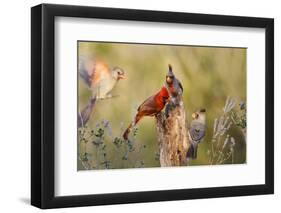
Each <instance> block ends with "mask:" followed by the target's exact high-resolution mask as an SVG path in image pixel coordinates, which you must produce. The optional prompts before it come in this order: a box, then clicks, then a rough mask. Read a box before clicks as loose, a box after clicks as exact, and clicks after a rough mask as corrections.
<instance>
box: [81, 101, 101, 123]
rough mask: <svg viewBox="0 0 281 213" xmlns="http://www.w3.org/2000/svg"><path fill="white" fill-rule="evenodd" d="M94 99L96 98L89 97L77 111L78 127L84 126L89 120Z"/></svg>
mask: <svg viewBox="0 0 281 213" xmlns="http://www.w3.org/2000/svg"><path fill="white" fill-rule="evenodd" d="M96 100H97V99H96V98H91V99H90V101H89V103H88V104H87V106H86V107H85V108H84V109H83V110H82V111H81V112H79V113H78V119H77V125H78V128H80V127H84V126H85V124H86V123H87V122H88V121H89V119H90V117H91V114H92V111H93V108H94V106H95V103H96Z"/></svg>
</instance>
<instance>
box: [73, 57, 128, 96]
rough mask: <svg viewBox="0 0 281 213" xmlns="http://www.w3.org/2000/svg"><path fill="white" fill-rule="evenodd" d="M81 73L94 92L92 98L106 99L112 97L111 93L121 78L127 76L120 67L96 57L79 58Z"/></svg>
mask: <svg viewBox="0 0 281 213" xmlns="http://www.w3.org/2000/svg"><path fill="white" fill-rule="evenodd" d="M79 75H80V77H81V78H82V79H83V81H84V82H85V84H86V85H87V86H88V88H89V89H90V90H91V92H92V98H94V97H96V98H97V99H105V98H110V97H112V94H111V93H110V92H111V91H112V90H113V88H114V87H115V86H116V84H117V82H118V81H119V80H120V79H124V78H125V72H124V71H123V69H121V68H119V67H113V68H112V69H111V68H109V66H108V65H107V64H106V63H105V62H103V61H101V60H97V59H94V58H89V57H83V56H80V58H79Z"/></svg>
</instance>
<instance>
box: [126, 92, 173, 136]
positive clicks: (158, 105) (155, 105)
mask: <svg viewBox="0 0 281 213" xmlns="http://www.w3.org/2000/svg"><path fill="white" fill-rule="evenodd" d="M169 99H170V96H169V92H168V90H167V88H166V87H162V88H161V90H160V91H159V92H157V93H156V94H155V95H153V96H150V97H149V98H148V99H146V100H145V101H144V102H143V103H142V104H141V105H140V106H139V107H138V112H137V114H136V116H135V118H134V120H133V122H132V123H131V124H130V125H129V126H128V128H127V129H126V131H125V132H124V134H123V138H124V139H125V140H128V134H129V133H130V131H131V129H132V127H133V126H135V125H136V124H137V123H138V122H139V120H140V119H142V117H144V116H155V115H157V114H158V113H159V112H160V111H161V110H162V109H163V108H164V107H165V104H166V103H167V102H168V101H169Z"/></svg>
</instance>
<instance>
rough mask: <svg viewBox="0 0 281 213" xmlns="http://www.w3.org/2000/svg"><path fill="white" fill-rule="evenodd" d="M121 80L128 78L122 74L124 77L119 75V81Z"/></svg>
mask: <svg viewBox="0 0 281 213" xmlns="http://www.w3.org/2000/svg"><path fill="white" fill-rule="evenodd" d="M120 79H126V76H125V74H122V75H118V80H120Z"/></svg>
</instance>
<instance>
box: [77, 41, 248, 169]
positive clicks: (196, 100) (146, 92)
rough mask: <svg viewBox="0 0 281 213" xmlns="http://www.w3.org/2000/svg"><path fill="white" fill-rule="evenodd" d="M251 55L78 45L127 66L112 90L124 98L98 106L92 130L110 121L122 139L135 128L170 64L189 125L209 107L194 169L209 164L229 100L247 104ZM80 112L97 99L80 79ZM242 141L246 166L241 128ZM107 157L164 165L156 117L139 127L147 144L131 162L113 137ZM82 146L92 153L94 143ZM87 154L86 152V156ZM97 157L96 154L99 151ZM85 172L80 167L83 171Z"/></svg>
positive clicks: (82, 51) (238, 151)
mask: <svg viewBox="0 0 281 213" xmlns="http://www.w3.org/2000/svg"><path fill="white" fill-rule="evenodd" d="M246 53H247V50H246V49H245V48H224V47H201V46H176V45H149V44H123V43H104V42H86V41H85V42H84V41H79V42H78V56H81V55H83V56H85V55H86V56H94V57H95V58H98V59H101V60H103V61H104V62H106V63H107V64H108V65H109V66H110V67H111V68H113V67H114V66H118V67H121V68H122V69H123V70H124V71H125V74H126V79H125V80H120V81H119V82H118V84H117V86H116V87H115V89H114V90H113V91H112V94H114V95H118V97H115V98H111V99H106V100H100V101H98V102H97V104H96V106H95V108H94V112H93V115H92V117H91V120H90V121H89V123H88V126H89V128H93V129H95V128H96V127H97V124H98V123H100V122H101V121H102V120H106V121H109V123H110V125H111V128H112V135H114V136H116V137H121V135H122V133H123V130H124V129H125V128H126V127H127V126H128V125H129V123H130V122H131V120H132V119H133V116H134V115H135V113H136V109H137V107H138V106H139V104H141V103H142V102H143V101H144V100H145V99H146V98H147V97H149V96H151V95H153V94H155V93H156V92H157V91H158V90H159V88H160V87H161V86H163V85H164V81H165V75H166V73H167V71H168V64H171V65H172V66H173V71H174V73H175V75H176V76H177V78H178V79H179V80H180V81H181V82H182V85H183V87H184V93H183V94H184V104H185V109H186V113H187V119H188V122H189V121H190V120H191V114H192V112H194V111H196V110H198V109H200V108H206V110H207V133H206V136H205V138H204V140H203V142H201V144H200V145H199V149H198V158H197V159H196V160H194V161H192V165H199V164H200V165H203V164H208V157H207V154H206V153H207V150H208V149H209V148H210V142H211V139H212V133H213V123H214V119H215V118H218V117H219V116H220V115H221V114H222V108H223V106H224V104H225V101H226V98H227V97H228V96H231V97H235V98H237V100H239V101H244V102H246ZM78 96H79V109H80V110H81V109H82V108H83V107H84V106H85V105H87V102H88V101H89V97H90V96H91V92H90V91H89V89H88V88H87V87H86V85H85V84H84V82H83V81H82V80H81V79H79V91H78ZM229 134H231V136H233V137H234V138H235V140H236V146H235V162H234V163H245V162H246V144H245V140H244V136H243V134H242V133H241V131H240V130H239V128H235V126H234V127H233V128H231V129H230V133H229ZM105 143H106V144H107V145H108V146H107V150H108V151H107V152H108V154H107V156H109V158H110V159H111V160H112V161H113V164H115V165H116V166H117V167H119V168H127V167H135V165H134V164H132V163H130V162H137V161H139V160H141V161H143V163H144V165H145V167H155V166H160V164H159V160H157V159H155V156H156V153H157V151H158V147H157V139H156V127H155V119H154V118H152V117H146V118H144V119H143V120H141V121H140V122H139V124H138V134H137V140H136V143H137V144H136V146H143V145H145V149H142V151H141V152H138V153H137V154H136V153H132V154H131V155H129V156H128V157H129V162H123V161H124V160H122V158H120V156H119V154H118V152H117V151H118V150H117V151H116V149H115V148H114V146H113V145H112V139H110V138H109V137H108V138H106V141H105ZM87 146H88V147H84V148H83V147H82V148H81V147H80V148H79V150H80V151H79V152H84V151H85V149H87V152H88V153H89V152H91V150H93V149H91V147H90V146H91V144H88V145H87ZM80 154H81V153H80ZM90 154H93V155H94V154H95V153H94V151H93V153H90ZM80 169H83V168H82V166H81V164H79V163H78V170H80Z"/></svg>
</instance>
